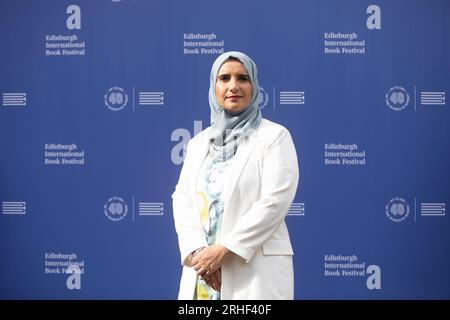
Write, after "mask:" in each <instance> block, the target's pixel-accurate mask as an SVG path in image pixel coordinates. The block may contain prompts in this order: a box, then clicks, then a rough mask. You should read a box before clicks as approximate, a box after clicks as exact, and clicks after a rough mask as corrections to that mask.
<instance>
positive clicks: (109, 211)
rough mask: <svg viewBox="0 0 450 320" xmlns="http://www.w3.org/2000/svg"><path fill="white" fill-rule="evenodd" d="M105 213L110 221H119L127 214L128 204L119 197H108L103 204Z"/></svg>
mask: <svg viewBox="0 0 450 320" xmlns="http://www.w3.org/2000/svg"><path fill="white" fill-rule="evenodd" d="M103 209H104V212H105V215H106V216H107V217H108V219H110V220H112V221H120V220H122V219H123V218H125V216H126V215H127V212H128V205H127V204H126V203H125V201H124V200H123V199H122V198H120V197H112V198H109V199H108V201H107V202H106V203H105V205H104V206H103Z"/></svg>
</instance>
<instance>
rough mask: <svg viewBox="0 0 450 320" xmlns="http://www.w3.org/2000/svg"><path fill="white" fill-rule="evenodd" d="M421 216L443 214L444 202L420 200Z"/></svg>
mask: <svg viewBox="0 0 450 320" xmlns="http://www.w3.org/2000/svg"><path fill="white" fill-rule="evenodd" d="M420 215H421V216H445V203H437V202H422V203H421V204H420Z"/></svg>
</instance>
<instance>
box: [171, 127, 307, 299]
mask: <svg viewBox="0 0 450 320" xmlns="http://www.w3.org/2000/svg"><path fill="white" fill-rule="evenodd" d="M208 130H209V128H207V129H205V130H203V131H202V132H200V133H199V134H198V135H196V136H195V137H194V138H192V139H191V140H190V141H189V144H188V147H187V152H186V157H185V160H184V164H183V168H182V170H181V174H180V178H179V181H178V184H177V186H176V188H175V192H174V193H173V195H172V199H173V214H174V222H175V229H176V231H177V234H178V242H179V247H180V252H181V264H182V265H183V273H182V276H181V281H180V291H179V294H178V299H183V300H189V299H192V298H193V296H194V290H195V284H196V273H195V270H194V269H193V268H190V267H187V266H186V265H185V261H186V258H187V257H188V256H189V255H190V254H191V253H192V251H194V250H196V249H197V248H199V247H203V246H207V245H208V244H207V242H206V237H205V234H204V231H203V228H202V226H201V224H200V215H199V209H198V207H197V203H196V189H195V188H196V180H197V174H198V172H199V169H200V166H201V165H202V163H203V160H204V159H205V157H206V155H207V151H208V143H209V142H208ZM230 174H231V176H230V177H229V180H228V183H227V184H226V185H225V187H224V190H223V193H222V196H223V200H224V204H225V207H224V213H223V218H222V219H223V220H222V225H221V230H220V235H219V243H220V244H222V245H224V246H225V247H227V248H228V249H230V250H231V251H233V252H234V253H235V254H236V255H233V256H232V258H231V259H227V260H226V262H225V263H224V264H223V265H222V288H221V299H223V300H231V299H293V297H294V270H293V263H292V255H293V251H292V246H291V242H290V239H289V233H288V230H287V227H286V223H285V221H284V218H285V216H286V213H287V211H288V209H289V207H290V205H291V203H292V201H293V199H294V197H295V193H296V190H297V184H298V162H297V154H296V151H295V146H294V144H293V142H292V138H291V135H290V133H289V131H288V130H287V129H286V128H284V127H283V126H281V125H279V124H276V123H273V122H271V121H269V120H265V119H263V120H262V122H261V124H260V126H259V127H258V129H257V130H256V131H255V132H254V133H253V134H252V135H250V137H249V139H248V141H247V142H243V143H241V144H240V145H239V147H238V149H237V152H236V155H235V157H234V160H233V164H232V167H231V171H230Z"/></svg>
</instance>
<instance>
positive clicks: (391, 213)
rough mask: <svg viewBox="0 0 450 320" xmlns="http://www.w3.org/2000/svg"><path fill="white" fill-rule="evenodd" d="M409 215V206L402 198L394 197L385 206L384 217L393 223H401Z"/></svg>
mask: <svg viewBox="0 0 450 320" xmlns="http://www.w3.org/2000/svg"><path fill="white" fill-rule="evenodd" d="M408 215H409V205H408V203H407V202H406V200H405V199H403V198H398V197H395V198H393V199H391V200H390V201H389V202H388V203H387V204H386V216H387V217H388V218H389V219H391V220H392V221H394V222H401V221H403V220H405V219H406V218H407V217H408Z"/></svg>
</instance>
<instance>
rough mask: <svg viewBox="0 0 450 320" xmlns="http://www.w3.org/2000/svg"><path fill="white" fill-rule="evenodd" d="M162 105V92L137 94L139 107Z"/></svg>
mask: <svg viewBox="0 0 450 320" xmlns="http://www.w3.org/2000/svg"><path fill="white" fill-rule="evenodd" d="M161 104H164V92H144V91H141V92H139V105H141V106H148V105H161Z"/></svg>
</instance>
